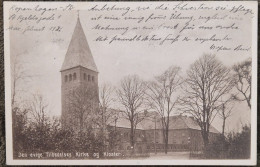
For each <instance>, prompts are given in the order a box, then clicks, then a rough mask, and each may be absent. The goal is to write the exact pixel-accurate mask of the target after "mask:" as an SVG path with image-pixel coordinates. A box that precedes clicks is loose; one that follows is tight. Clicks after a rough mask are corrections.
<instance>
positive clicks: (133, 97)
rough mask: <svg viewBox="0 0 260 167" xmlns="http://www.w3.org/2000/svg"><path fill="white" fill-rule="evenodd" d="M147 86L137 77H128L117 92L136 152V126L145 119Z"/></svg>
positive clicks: (123, 80) (122, 81)
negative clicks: (144, 103)
mask: <svg viewBox="0 0 260 167" xmlns="http://www.w3.org/2000/svg"><path fill="white" fill-rule="evenodd" d="M145 89H146V87H145V84H144V82H143V81H142V80H141V79H140V78H139V77H138V76H136V75H132V76H127V77H125V78H123V79H122V80H121V84H120V88H119V89H118V90H117V95H118V98H119V102H120V103H121V104H122V105H123V107H124V108H125V110H123V113H124V116H125V118H126V119H127V120H129V121H130V125H131V131H130V142H131V146H132V148H133V150H134V145H135V129H136V126H137V125H138V124H139V123H140V122H141V121H142V120H143V119H144V118H145V115H146V112H144V110H143V108H142V107H143V102H144V95H145Z"/></svg>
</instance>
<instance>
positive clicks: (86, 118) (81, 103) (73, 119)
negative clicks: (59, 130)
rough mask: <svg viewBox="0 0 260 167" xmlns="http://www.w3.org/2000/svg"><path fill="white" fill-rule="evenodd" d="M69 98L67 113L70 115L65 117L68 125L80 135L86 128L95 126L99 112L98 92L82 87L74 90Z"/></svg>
mask: <svg viewBox="0 0 260 167" xmlns="http://www.w3.org/2000/svg"><path fill="white" fill-rule="evenodd" d="M67 96H68V98H67V100H68V101H66V103H67V104H68V108H67V111H66V112H70V113H67V114H66V116H65V117H66V118H65V119H66V121H68V122H67V123H66V124H69V125H72V127H74V128H76V130H79V132H80V133H81V132H83V130H84V127H86V126H94V125H93V123H94V122H95V121H96V119H97V111H98V95H97V90H96V89H94V88H93V87H92V86H89V85H84V86H83V85H81V86H79V87H76V88H74V89H72V90H71V91H70V93H69V94H68V95H67ZM68 117H69V118H68Z"/></svg>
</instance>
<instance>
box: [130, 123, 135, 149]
mask: <svg viewBox="0 0 260 167" xmlns="http://www.w3.org/2000/svg"><path fill="white" fill-rule="evenodd" d="M130 144H131V147H132V148H131V149H132V153H134V144H135V142H134V123H133V121H131V131H130Z"/></svg>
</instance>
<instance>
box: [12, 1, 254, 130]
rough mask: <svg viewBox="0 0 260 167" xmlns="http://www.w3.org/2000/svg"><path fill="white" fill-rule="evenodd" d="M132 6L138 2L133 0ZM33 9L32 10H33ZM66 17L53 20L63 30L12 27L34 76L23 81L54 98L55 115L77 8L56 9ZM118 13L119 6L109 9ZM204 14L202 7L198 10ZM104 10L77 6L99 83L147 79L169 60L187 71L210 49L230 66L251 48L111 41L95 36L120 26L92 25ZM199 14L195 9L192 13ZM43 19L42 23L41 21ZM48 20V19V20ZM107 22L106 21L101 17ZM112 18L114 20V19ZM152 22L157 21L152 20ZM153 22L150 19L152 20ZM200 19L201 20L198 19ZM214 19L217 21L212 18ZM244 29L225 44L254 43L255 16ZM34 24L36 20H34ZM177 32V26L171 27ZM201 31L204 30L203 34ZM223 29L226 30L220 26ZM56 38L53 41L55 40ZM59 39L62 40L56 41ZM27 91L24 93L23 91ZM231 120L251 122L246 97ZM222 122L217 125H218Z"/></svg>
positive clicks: (18, 51) (15, 46) (16, 48)
mask: <svg viewBox="0 0 260 167" xmlns="http://www.w3.org/2000/svg"><path fill="white" fill-rule="evenodd" d="M133 6H134V5H133ZM31 13H33V12H31ZM57 13H60V14H61V15H62V17H61V18H60V19H59V20H57V21H55V22H51V23H50V24H52V26H59V25H61V26H62V27H63V28H62V31H61V32H50V31H44V32H33V33H31V32H30V33H24V34H22V33H21V32H16V31H10V42H11V56H12V57H13V56H15V55H19V60H20V61H21V62H23V66H24V69H26V71H27V72H28V74H30V75H33V76H34V77H33V78H32V79H31V80H30V81H28V82H27V83H26V86H24V85H23V86H21V87H23V89H24V88H25V89H27V90H26V92H27V93H28V92H30V93H35V92H38V93H41V94H43V95H44V96H45V97H46V99H47V101H48V103H49V104H50V109H51V110H50V111H51V113H52V114H53V115H60V114H61V76H60V69H61V65H62V63H63V60H64V56H65V54H66V50H67V48H68V45H69V42H70V39H71V36H72V33H73V30H74V28H75V25H76V21H77V11H76V10H74V11H70V12H68V11H67V12H60V11H59V12H57ZM110 14H111V15H117V14H118V13H117V12H113V13H110ZM148 14H150V13H148V12H143V13H140V14H139V15H148ZM197 14H200V13H197ZM98 15H100V13H99V12H89V11H86V10H81V11H80V12H79V16H80V21H81V24H82V26H83V29H84V32H85V35H86V37H87V40H88V43H89V46H90V49H91V51H92V55H93V57H94V60H95V62H96V65H97V68H98V71H99V85H100V84H102V83H104V82H109V83H111V84H113V85H117V84H118V83H119V81H120V79H121V78H122V77H124V76H126V75H129V74H138V75H139V76H140V77H142V78H143V79H144V80H149V79H151V78H152V77H153V76H155V75H158V74H160V73H162V72H163V71H164V70H166V69H167V68H168V67H169V66H171V65H176V66H180V67H181V68H182V72H183V74H185V71H186V70H187V69H188V68H189V66H190V64H191V63H193V62H194V61H195V60H196V59H198V58H199V57H200V56H202V55H203V54H204V53H206V54H216V55H217V58H218V59H219V60H220V61H222V62H223V63H224V64H225V65H226V66H229V67H230V66H232V65H233V64H235V63H237V62H241V61H243V60H245V59H247V58H248V57H250V56H251V51H249V52H236V53H235V52H233V51H224V52H217V51H212V50H209V46H210V44H208V43H206V44H203V45H201V44H198V43H192V44H191V43H187V44H184V43H176V44H173V45H172V44H165V45H158V44H157V43H155V42H146V43H124V42H120V43H112V44H110V45H108V44H107V43H105V42H95V41H94V40H95V39H96V38H97V35H104V34H105V33H106V34H107V35H110V36H113V35H115V34H118V32H109V33H108V32H104V31H97V30H93V29H92V28H93V27H94V26H95V25H96V24H97V22H94V21H91V20H90V18H91V17H94V16H98ZM194 15H196V13H194ZM10 24H11V25H17V24H18V23H17V22H16V21H11V22H10ZM23 24H24V25H26V24H28V25H32V24H31V23H30V22H27V23H26V22H24V23H23ZM41 24H45V23H44V22H43V23H40V24H37V26H39V25H41ZM48 24H49V23H48ZM100 24H101V25H102V24H104V25H106V22H104V21H103V22H100ZM116 24H119V25H120V24H123V25H129V24H130V23H122V22H118V23H116ZM116 24H112V25H116ZM149 24H151V25H153V24H154V23H153V22H151V23H149ZM149 24H147V25H148V26H149ZM198 24H200V23H198ZM212 24H215V23H214V22H213V23H212ZM238 25H239V26H240V30H238V31H233V32H232V31H230V32H228V33H229V34H230V36H232V37H233V39H232V40H231V41H229V42H226V43H225V42H222V43H221V44H223V45H228V46H230V45H232V46H233V45H238V44H240V43H245V44H247V45H249V46H250V45H251V40H252V38H251V26H250V25H251V21H250V19H245V20H244V21H243V22H239V23H238ZM35 26H36V25H35ZM167 33H168V32H167V31H163V30H152V31H131V32H128V33H127V34H126V36H131V34H146V35H149V34H160V35H162V34H167ZM173 33H175V32H173ZM199 33H200V34H199ZM217 33H218V34H220V35H224V34H225V33H227V31H221V32H217ZM187 35H188V36H193V35H201V36H206V35H209V34H207V33H205V34H204V33H203V32H192V33H191V32H189V33H187ZM54 41H55V42H54ZM57 41H58V42H57ZM23 97H25V96H23ZM234 111H235V112H234V114H233V116H232V121H230V120H229V121H228V122H229V125H227V128H228V130H232V129H235V128H237V127H238V126H240V122H243V123H248V122H250V110H249V109H248V107H247V105H246V103H245V102H242V103H240V104H237V105H236V107H235V108H234ZM219 121H220V120H218V119H216V121H215V123H214V124H218V123H219ZM219 125H220V124H218V125H216V126H218V127H217V128H218V129H220V126H219Z"/></svg>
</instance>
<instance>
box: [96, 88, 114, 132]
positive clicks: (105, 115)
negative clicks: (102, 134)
mask: <svg viewBox="0 0 260 167" xmlns="http://www.w3.org/2000/svg"><path fill="white" fill-rule="evenodd" d="M114 91H115V89H114V88H113V87H112V86H111V85H110V84H107V83H105V84H103V85H101V87H100V89H99V108H100V110H99V111H100V116H101V123H102V124H101V126H102V128H103V129H104V128H105V127H106V125H108V124H109V120H111V118H112V117H113V116H114V114H115V113H114V112H112V110H110V107H111V105H112V104H113V102H114V101H115V98H114V97H113V96H114Z"/></svg>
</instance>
